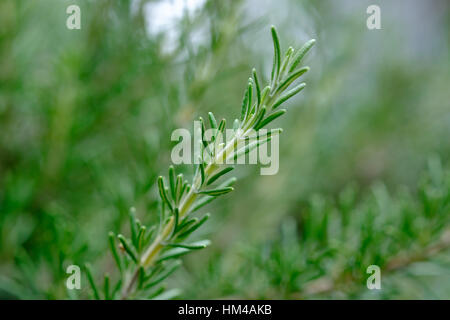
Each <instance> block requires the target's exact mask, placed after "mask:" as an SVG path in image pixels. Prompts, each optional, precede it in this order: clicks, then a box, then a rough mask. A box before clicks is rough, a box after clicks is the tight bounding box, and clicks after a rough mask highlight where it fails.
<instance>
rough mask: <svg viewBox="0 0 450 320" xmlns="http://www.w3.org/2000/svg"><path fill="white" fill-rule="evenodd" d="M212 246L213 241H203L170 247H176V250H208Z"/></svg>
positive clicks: (170, 245) (175, 244) (176, 244)
mask: <svg viewBox="0 0 450 320" xmlns="http://www.w3.org/2000/svg"><path fill="white" fill-rule="evenodd" d="M210 244H211V241H209V240H201V241H196V242H192V243H171V244H168V246H169V247H176V248H186V249H191V250H198V249H203V248H206V247H207V246H209V245H210Z"/></svg>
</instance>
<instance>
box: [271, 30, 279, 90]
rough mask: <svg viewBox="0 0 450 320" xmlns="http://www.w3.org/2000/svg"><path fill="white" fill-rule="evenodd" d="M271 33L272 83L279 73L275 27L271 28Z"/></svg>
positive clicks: (277, 39)
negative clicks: (272, 53) (272, 52)
mask: <svg viewBox="0 0 450 320" xmlns="http://www.w3.org/2000/svg"><path fill="white" fill-rule="evenodd" d="M271 32H272V40H273V51H274V56H273V67H272V77H271V79H272V82H274V81H275V79H276V78H277V77H278V74H279V72H280V60H281V57H280V40H279V37H278V33H277V30H276V29H275V26H272V27H271Z"/></svg>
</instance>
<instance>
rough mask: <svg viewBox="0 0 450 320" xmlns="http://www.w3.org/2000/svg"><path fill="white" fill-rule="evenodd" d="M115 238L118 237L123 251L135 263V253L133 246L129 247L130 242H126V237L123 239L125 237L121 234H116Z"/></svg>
mask: <svg viewBox="0 0 450 320" xmlns="http://www.w3.org/2000/svg"><path fill="white" fill-rule="evenodd" d="M117 238H118V239H119V241H120V243H121V244H122V246H123V248H124V249H125V252H126V253H128V255H129V256H130V258H131V259H132V260H133V261H134V262H135V263H137V256H136V253H134V250H133V248H131V246H130V244H129V243H128V241H127V239H125V237H124V236H123V235H121V234H119V235H118V236H117Z"/></svg>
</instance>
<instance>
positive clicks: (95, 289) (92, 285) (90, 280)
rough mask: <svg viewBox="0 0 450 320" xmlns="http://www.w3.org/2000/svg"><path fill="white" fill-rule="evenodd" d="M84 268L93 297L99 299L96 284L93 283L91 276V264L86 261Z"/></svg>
mask: <svg viewBox="0 0 450 320" xmlns="http://www.w3.org/2000/svg"><path fill="white" fill-rule="evenodd" d="M85 269H86V276H87V278H88V282H89V284H90V285H91V288H92V293H93V294H94V299H96V300H100V295H99V293H98V290H97V286H96V285H95V281H94V277H93V276H92V268H91V265H90V264H89V263H87V264H86V266H85Z"/></svg>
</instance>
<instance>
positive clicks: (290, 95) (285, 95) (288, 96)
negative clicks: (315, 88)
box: [272, 82, 306, 110]
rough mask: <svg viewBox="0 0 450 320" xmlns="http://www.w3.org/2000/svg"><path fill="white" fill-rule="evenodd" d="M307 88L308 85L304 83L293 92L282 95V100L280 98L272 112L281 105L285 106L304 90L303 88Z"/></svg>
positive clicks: (273, 106)
mask: <svg viewBox="0 0 450 320" xmlns="http://www.w3.org/2000/svg"><path fill="white" fill-rule="evenodd" d="M305 86H306V83H304V82H302V83H300V84H299V85H298V86H296V87H295V88H293V89H292V90H289V91H288V92H287V93H285V94H284V95H282V96H281V97H280V98H278V100H277V101H275V103H274V104H273V105H272V110H274V109H276V108H278V107H279V106H280V105H281V104H283V103H284V102H285V101H287V100H289V99H290V98H291V97H293V96H295V95H296V94H297V93H299V92H300V91H302V90H303V88H304V87H305Z"/></svg>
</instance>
